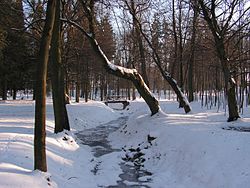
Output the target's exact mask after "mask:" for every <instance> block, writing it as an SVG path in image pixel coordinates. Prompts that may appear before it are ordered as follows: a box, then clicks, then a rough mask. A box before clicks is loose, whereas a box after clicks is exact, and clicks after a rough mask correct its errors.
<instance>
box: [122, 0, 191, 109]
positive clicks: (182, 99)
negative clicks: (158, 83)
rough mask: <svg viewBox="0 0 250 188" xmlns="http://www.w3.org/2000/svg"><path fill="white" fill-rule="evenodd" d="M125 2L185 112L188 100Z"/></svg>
mask: <svg viewBox="0 0 250 188" xmlns="http://www.w3.org/2000/svg"><path fill="white" fill-rule="evenodd" d="M125 3H126V4H127V6H128V8H129V9H130V13H131V15H132V16H133V19H135V20H136V22H137V24H138V26H139V29H140V32H141V35H142V36H143V37H144V39H145V41H146V42H147V43H148V45H149V47H150V48H151V49H152V51H153V59H154V62H155V63H156V65H157V67H158V69H159V70H160V72H161V75H162V76H163V78H164V79H166V81H167V82H168V83H169V85H170V86H171V87H172V89H173V90H174V91H175V93H176V95H177V97H178V99H179V103H180V106H181V107H183V108H184V110H185V112H186V113H188V112H190V111H191V106H190V104H189V102H188V100H187V99H186V97H185V95H184V94H183V92H182V91H181V88H180V87H179V86H178V85H177V82H176V81H175V80H174V79H173V77H172V76H171V75H170V74H169V73H168V72H167V71H165V70H163V68H162V66H161V65H162V62H161V59H160V57H159V54H158V53H157V51H156V49H155V48H154V47H153V45H152V43H151V42H150V40H149V39H148V37H147V36H146V34H145V33H144V32H143V30H142V26H141V24H140V22H139V20H137V18H136V16H135V15H134V14H133V12H132V11H131V7H129V5H128V3H127V1H125Z"/></svg>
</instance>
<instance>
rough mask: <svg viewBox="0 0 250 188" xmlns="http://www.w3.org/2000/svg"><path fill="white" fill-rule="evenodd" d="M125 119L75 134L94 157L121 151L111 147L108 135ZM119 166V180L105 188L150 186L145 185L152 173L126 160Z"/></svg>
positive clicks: (126, 118)
mask: <svg viewBox="0 0 250 188" xmlns="http://www.w3.org/2000/svg"><path fill="white" fill-rule="evenodd" d="M127 120H128V117H127V116H125V117H120V118H118V119H115V120H112V121H110V122H108V123H104V124H101V125H99V126H97V127H95V128H90V129H85V130H83V131H80V132H78V133H77V134H76V136H77V138H78V139H79V140H81V144H83V145H88V146H90V147H91V148H92V152H93V155H94V156H95V157H96V158H99V157H101V156H103V155H105V154H109V153H112V152H123V151H122V150H121V149H113V148H112V146H111V145H110V143H109V141H108V136H109V134H110V133H112V132H114V131H116V130H118V129H119V128H120V127H122V126H124V125H125V124H126V123H127ZM119 166H120V168H121V169H122V173H121V174H119V177H120V179H121V180H118V181H117V184H116V185H110V186H106V188H150V187H149V186H148V185H147V183H149V182H150V181H151V178H150V175H152V174H151V173H150V172H148V171H146V170H143V169H141V168H140V167H137V166H134V165H130V164H127V163H126V162H121V163H120V164H119ZM95 173H96V172H95ZM100 187H101V186H100Z"/></svg>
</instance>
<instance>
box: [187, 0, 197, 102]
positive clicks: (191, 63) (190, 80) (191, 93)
mask: <svg viewBox="0 0 250 188" xmlns="http://www.w3.org/2000/svg"><path fill="white" fill-rule="evenodd" d="M193 11H194V17H193V23H192V37H191V49H190V51H191V52H190V57H189V61H188V65H189V67H188V100H189V102H192V101H194V89H193V69H194V55H195V54H194V53H195V40H196V25H197V24H196V23H197V18H198V10H197V0H194V2H193Z"/></svg>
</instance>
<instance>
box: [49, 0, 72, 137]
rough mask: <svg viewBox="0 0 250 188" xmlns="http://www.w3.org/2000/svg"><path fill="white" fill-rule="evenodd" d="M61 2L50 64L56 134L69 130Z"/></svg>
mask: <svg viewBox="0 0 250 188" xmlns="http://www.w3.org/2000/svg"><path fill="white" fill-rule="evenodd" d="M60 2H61V1H58V2H57V4H56V13H55V14H56V15H55V21H54V27H53V34H52V40H51V53H50V63H51V65H52V71H53V73H52V95H53V107H54V117H55V129H54V132H55V133H58V132H62V131H63V130H64V129H66V130H69V122H68V117H67V109H66V101H65V89H64V73H63V70H62V60H61V23H60V15H61V13H60V11H61V10H60V8H61V3H60Z"/></svg>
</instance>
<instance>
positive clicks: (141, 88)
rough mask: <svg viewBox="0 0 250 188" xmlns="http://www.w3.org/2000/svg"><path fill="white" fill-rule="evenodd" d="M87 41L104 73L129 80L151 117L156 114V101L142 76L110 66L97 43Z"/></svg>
mask: <svg viewBox="0 0 250 188" xmlns="http://www.w3.org/2000/svg"><path fill="white" fill-rule="evenodd" d="M88 39H89V40H90V42H91V46H92V48H93V50H94V51H95V53H96V54H97V55H98V56H99V58H100V59H101V60H102V63H103V66H104V68H105V69H106V71H107V72H108V73H110V74H112V75H115V76H118V77H120V78H124V79H127V80H130V81H131V82H132V83H133V84H134V86H135V87H136V89H137V90H138V92H139V93H140V95H141V96H142V98H143V99H144V100H145V102H146V103H147V105H148V107H149V108H150V111H151V115H154V114H156V113H157V112H158V111H159V109H160V107H159V103H158V101H157V99H156V98H155V97H154V96H153V95H152V93H151V92H150V90H149V88H148V87H147V85H146V84H145V82H144V80H143V78H142V76H141V75H140V74H139V73H138V72H137V70H136V69H127V68H124V67H120V66H117V65H114V64H111V63H110V62H109V60H108V59H107V57H106V56H105V54H104V53H103V51H102V50H101V48H100V46H99V45H98V43H97V41H96V40H95V39H93V38H92V37H90V36H89V35H88Z"/></svg>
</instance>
